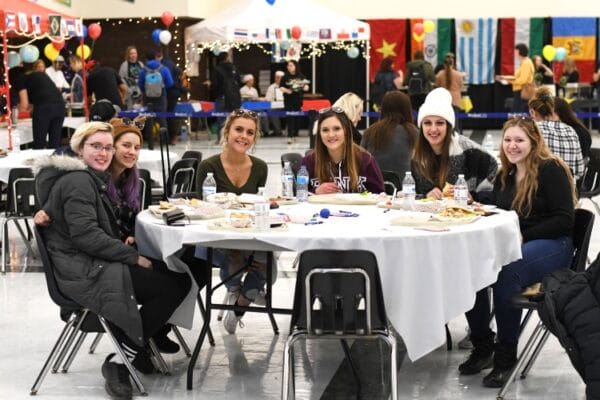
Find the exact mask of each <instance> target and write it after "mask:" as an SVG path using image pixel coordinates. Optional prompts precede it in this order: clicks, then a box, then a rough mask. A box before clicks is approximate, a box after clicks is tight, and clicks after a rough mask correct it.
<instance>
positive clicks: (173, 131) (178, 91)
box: [160, 53, 188, 144]
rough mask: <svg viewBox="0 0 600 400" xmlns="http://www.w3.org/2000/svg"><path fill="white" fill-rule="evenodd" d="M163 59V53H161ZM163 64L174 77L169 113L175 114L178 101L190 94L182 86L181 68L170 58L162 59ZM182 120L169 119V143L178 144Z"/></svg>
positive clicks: (168, 97)
mask: <svg viewBox="0 0 600 400" xmlns="http://www.w3.org/2000/svg"><path fill="white" fill-rule="evenodd" d="M160 57H162V53H160ZM162 64H163V65H164V66H165V67H167V68H168V69H169V71H170V72H171V76H172V77H173V86H171V87H169V88H167V112H174V111H175V106H176V105H177V101H179V98H180V97H181V96H184V95H186V94H187V93H188V90H187V89H186V88H185V87H184V86H183V84H182V79H181V78H182V72H181V68H179V67H178V66H177V64H175V62H174V61H173V60H172V59H171V58H170V57H168V56H167V57H164V58H162ZM180 120H181V119H180V118H173V117H171V118H167V126H168V130H169V141H170V142H171V144H177V136H179V123H178V122H179V121H180Z"/></svg>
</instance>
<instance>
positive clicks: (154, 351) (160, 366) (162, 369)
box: [148, 338, 171, 375]
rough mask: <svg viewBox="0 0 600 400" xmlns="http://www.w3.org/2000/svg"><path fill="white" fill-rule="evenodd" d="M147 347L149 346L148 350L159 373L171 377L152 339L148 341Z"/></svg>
mask: <svg viewBox="0 0 600 400" xmlns="http://www.w3.org/2000/svg"><path fill="white" fill-rule="evenodd" d="M148 345H149V346H150V350H151V351H152V356H153V357H154V360H155V361H156V364H157V366H158V369H159V370H160V372H161V373H162V374H163V375H171V371H170V370H169V367H168V366H167V363H166V362H165V359H164V358H163V356H162V355H161V354H160V350H158V347H157V346H156V343H155V342H154V339H152V338H150V340H148Z"/></svg>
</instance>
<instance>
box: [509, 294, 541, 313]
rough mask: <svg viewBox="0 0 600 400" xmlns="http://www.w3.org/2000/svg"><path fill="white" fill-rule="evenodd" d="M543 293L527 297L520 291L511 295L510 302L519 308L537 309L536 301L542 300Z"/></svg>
mask: <svg viewBox="0 0 600 400" xmlns="http://www.w3.org/2000/svg"><path fill="white" fill-rule="evenodd" d="M542 298H543V293H540V295H539V296H533V297H527V296H523V294H521V293H517V294H515V295H513V297H511V299H510V304H511V306H513V307H516V308H521V309H525V310H535V309H537V305H538V303H539V302H540V301H541V300H542Z"/></svg>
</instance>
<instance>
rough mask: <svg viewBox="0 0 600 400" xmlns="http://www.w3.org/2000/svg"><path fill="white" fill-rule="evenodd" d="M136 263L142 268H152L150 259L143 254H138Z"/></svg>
mask: <svg viewBox="0 0 600 400" xmlns="http://www.w3.org/2000/svg"><path fill="white" fill-rule="evenodd" d="M137 265H139V266H140V267H142V268H149V269H151V268H152V261H150V260H148V259H147V258H146V257H144V256H138V260H137Z"/></svg>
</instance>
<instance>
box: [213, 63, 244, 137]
mask: <svg viewBox="0 0 600 400" xmlns="http://www.w3.org/2000/svg"><path fill="white" fill-rule="evenodd" d="M240 83H241V79H240V74H239V72H238V70H237V68H236V66H235V65H234V64H233V62H232V59H231V55H230V54H229V52H223V53H219V55H218V56H217V65H216V67H215V68H214V70H213V71H212V74H211V77H210V82H209V84H210V91H211V98H212V99H213V100H214V102H215V111H233V110H236V109H238V108H240V107H241V106H242V97H241V95H240ZM225 119H226V118H218V119H217V120H218V126H219V127H218V129H217V140H216V142H215V144H219V143H220V141H221V129H223V125H224V124H225Z"/></svg>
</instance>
